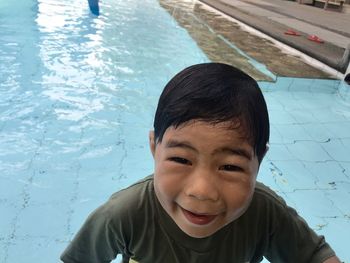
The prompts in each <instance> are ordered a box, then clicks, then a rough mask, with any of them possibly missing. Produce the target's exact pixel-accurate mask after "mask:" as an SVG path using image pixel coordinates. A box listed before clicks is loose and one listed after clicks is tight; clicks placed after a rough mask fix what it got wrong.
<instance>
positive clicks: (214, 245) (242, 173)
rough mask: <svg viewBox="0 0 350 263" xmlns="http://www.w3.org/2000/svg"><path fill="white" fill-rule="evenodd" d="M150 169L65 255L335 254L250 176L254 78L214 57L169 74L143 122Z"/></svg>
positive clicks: (310, 257) (262, 135)
mask: <svg viewBox="0 0 350 263" xmlns="http://www.w3.org/2000/svg"><path fill="white" fill-rule="evenodd" d="M149 137H150V148H151V152H152V154H153V157H154V160H155V171H154V176H149V177H147V178H145V179H143V180H142V181H140V182H137V183H136V184H134V185H132V186H130V187H128V188H127V189H124V190H121V191H120V192H117V193H115V194H114V195H113V196H112V197H111V198H110V200H109V201H108V202H107V203H106V204H104V205H103V206H101V207H100V208H98V209H97V210H96V211H95V212H94V213H93V214H92V215H90V216H89V218H88V219H87V221H86V222H85V224H84V226H83V227H82V229H81V230H80V231H79V233H78V234H77V236H76V237H75V239H74V240H73V241H72V243H71V244H70V245H69V247H68V248H67V249H66V251H65V252H64V253H63V255H62V256H61V259H62V260H63V261H64V262H66V263H73V262H74V263H76V262H81V263H90V262H91V263H102V262H110V261H111V260H113V259H114V258H115V257H116V255H117V254H122V255H123V262H129V260H130V262H142V263H175V262H176V263H192V262H193V263H197V262H198V263H200V262H213V263H220V262H222V263H227V262H232V263H236V262H237V263H245V262H260V261H261V260H262V257H263V256H265V257H266V258H267V259H268V260H269V261H271V262H293V263H302V262H305V263H320V262H327V263H335V262H338V263H339V262H340V261H339V260H338V259H337V257H336V256H335V254H334V252H333V250H332V249H331V248H330V247H329V245H328V244H327V243H326V242H325V240H324V238H323V237H320V236H317V235H316V234H315V233H314V232H313V231H312V230H311V229H310V228H309V227H308V226H307V224H306V223H305V221H304V220H303V219H302V218H300V217H299V216H298V215H297V213H296V212H295V210H293V209H292V208H289V207H288V206H286V204H285V202H284V201H283V200H282V199H281V198H280V197H278V196H277V195H276V194H275V193H274V192H272V191H271V190H270V189H269V188H267V187H266V186H264V185H262V184H261V183H258V182H256V176H257V173H258V170H259V166H260V163H261V161H262V159H263V157H264V155H265V153H266V151H267V149H268V147H267V144H268V140H269V118H268V112H267V108H266V104H265V100H264V98H263V95H262V93H261V91H260V89H259V87H258V84H257V83H256V81H255V80H253V79H252V78H251V77H249V76H248V75H246V74H245V73H243V72H242V71H240V70H238V69H235V68H233V67H231V66H229V65H225V64H220V63H206V64H199V65H194V66H191V67H189V68H186V69H184V70H183V71H182V72H180V73H179V74H177V75H176V76H175V77H174V78H173V79H172V80H170V82H169V83H168V84H167V85H166V87H165V89H164V91H163V93H162V94H161V96H160V99H159V103H158V108H157V111H156V115H155V120H154V131H151V132H150V135H149Z"/></svg>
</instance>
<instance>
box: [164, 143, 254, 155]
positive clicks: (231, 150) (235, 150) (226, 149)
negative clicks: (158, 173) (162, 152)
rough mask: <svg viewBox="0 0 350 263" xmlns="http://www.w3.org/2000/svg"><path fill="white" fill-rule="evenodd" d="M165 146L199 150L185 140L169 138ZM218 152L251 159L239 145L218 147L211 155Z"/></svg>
mask: <svg viewBox="0 0 350 263" xmlns="http://www.w3.org/2000/svg"><path fill="white" fill-rule="evenodd" d="M165 147H166V148H184V149H189V150H191V151H194V152H196V153H198V152H199V151H198V150H197V149H196V148H195V147H193V146H192V145H191V143H189V142H187V141H177V140H169V141H167V143H166V145H165ZM218 153H228V154H230V155H238V156H242V157H244V158H246V159H248V160H252V155H251V154H250V153H249V152H248V151H247V150H246V149H243V148H240V147H235V148H231V147H222V148H220V149H217V150H215V151H214V152H213V155H215V154H218Z"/></svg>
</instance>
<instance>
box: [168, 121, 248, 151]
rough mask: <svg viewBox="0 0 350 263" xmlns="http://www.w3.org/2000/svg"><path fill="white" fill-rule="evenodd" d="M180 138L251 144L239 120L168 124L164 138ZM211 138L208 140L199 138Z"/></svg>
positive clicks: (204, 142)
mask: <svg viewBox="0 0 350 263" xmlns="http://www.w3.org/2000/svg"><path fill="white" fill-rule="evenodd" d="M174 138H175V139H176V138H182V139H186V140H188V141H192V140H195V141H197V142H199V143H203V144H210V143H211V142H223V143H225V142H233V141H234V142H235V143H238V144H246V145H249V146H251V145H252V144H251V143H250V140H249V137H248V136H247V132H246V131H245V128H244V127H243V125H241V123H240V122H239V121H236V122H220V123H210V122H206V121H200V120H194V121H189V122H186V123H183V124H181V125H180V126H178V127H174V126H170V127H169V128H168V129H167V130H166V132H165V134H164V139H165V140H169V139H174ZM206 138H211V140H210V141H201V139H206Z"/></svg>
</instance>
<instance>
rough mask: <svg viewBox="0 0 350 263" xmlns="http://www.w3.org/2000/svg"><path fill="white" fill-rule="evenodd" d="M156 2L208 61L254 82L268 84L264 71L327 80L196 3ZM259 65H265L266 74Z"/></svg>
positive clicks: (273, 46)
mask: <svg viewBox="0 0 350 263" xmlns="http://www.w3.org/2000/svg"><path fill="white" fill-rule="evenodd" d="M159 2H160V4H161V6H162V7H164V8H165V9H166V10H167V11H168V12H169V13H170V14H171V15H172V16H173V17H174V18H175V19H176V20H177V22H178V23H179V24H180V25H181V26H183V27H184V28H186V30H187V31H188V32H189V34H190V35H191V37H192V38H193V39H194V40H195V41H196V43H197V44H198V46H199V47H200V48H201V49H202V50H203V51H204V52H205V53H206V54H207V56H208V57H209V58H210V60H212V61H219V62H225V63H228V64H231V65H235V66H237V67H238V68H241V69H243V70H244V71H245V72H247V73H249V74H250V75H251V76H253V77H254V78H256V79H258V80H271V75H270V74H268V73H267V74H266V73H265V74H263V73H264V72H266V71H271V72H273V73H274V74H275V75H278V76H287V77H305V78H329V75H328V74H327V73H325V72H323V71H320V70H319V69H316V68H314V67H312V66H310V65H308V64H306V63H305V62H303V61H302V60H301V59H300V58H297V57H295V56H292V55H288V54H286V53H283V52H282V51H281V49H279V48H278V47H276V46H275V45H274V44H273V43H272V42H271V41H269V40H266V39H262V38H260V37H257V36H255V35H253V34H251V33H248V32H246V31H244V30H242V28H241V27H240V26H239V25H238V24H237V23H235V22H233V21H232V20H229V19H227V18H226V17H224V16H222V15H219V14H218V13H217V12H214V11H212V10H211V9H209V8H208V7H206V6H205V5H204V4H202V3H200V2H198V1H193V0H160V1H159ZM225 40H226V41H225ZM227 42H229V43H233V44H234V46H235V47H237V48H239V49H240V50H241V51H243V52H244V53H245V54H246V55H248V56H249V57H250V58H253V61H251V60H252V59H248V58H247V56H242V54H241V53H240V52H237V50H235V49H233V48H232V47H231V46H230V44H228V43H227ZM256 61H258V62H259V63H258V62H256ZM260 63H261V64H260ZM262 65H266V67H267V69H268V70H266V69H265V68H264V67H263V66H262ZM261 67H263V68H261Z"/></svg>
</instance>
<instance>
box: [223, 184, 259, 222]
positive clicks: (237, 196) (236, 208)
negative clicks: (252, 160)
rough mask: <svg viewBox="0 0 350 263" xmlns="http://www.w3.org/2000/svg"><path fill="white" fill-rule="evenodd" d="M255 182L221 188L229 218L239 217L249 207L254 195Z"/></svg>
mask: <svg viewBox="0 0 350 263" xmlns="http://www.w3.org/2000/svg"><path fill="white" fill-rule="evenodd" d="M254 187H255V181H249V182H244V183H241V184H236V185H233V186H231V187H230V186H226V187H222V189H223V190H222V193H223V196H224V198H225V201H226V205H227V208H228V211H229V212H228V214H229V215H228V216H229V217H237V216H239V215H241V214H242V213H243V212H244V211H245V210H246V209H247V208H248V206H249V204H250V201H251V199H252V197H253V194H254Z"/></svg>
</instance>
